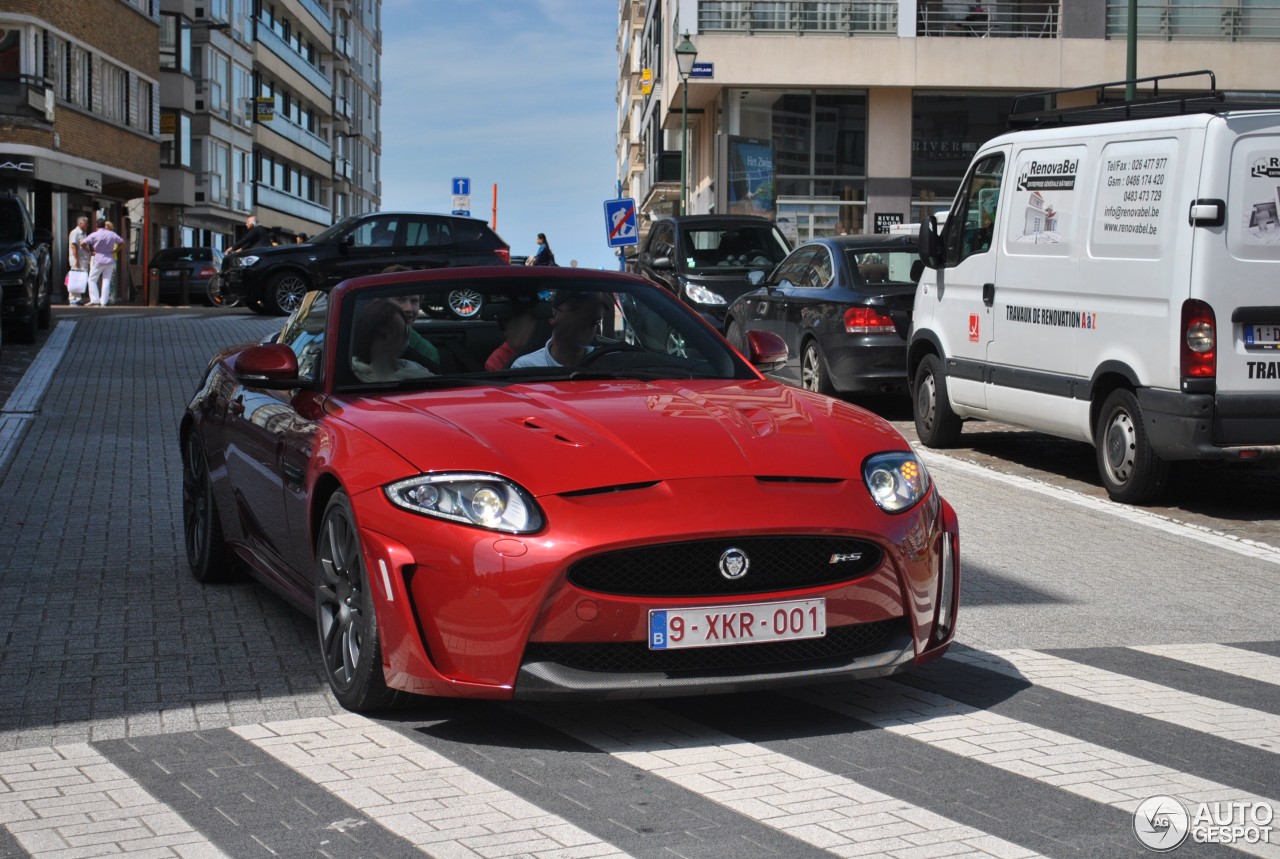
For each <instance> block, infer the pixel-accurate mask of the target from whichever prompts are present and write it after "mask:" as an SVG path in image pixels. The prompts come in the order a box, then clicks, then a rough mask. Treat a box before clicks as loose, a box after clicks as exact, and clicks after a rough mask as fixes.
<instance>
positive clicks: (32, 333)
mask: <svg viewBox="0 0 1280 859" xmlns="http://www.w3.org/2000/svg"><path fill="white" fill-rule="evenodd" d="M39 324H40V311H39V310H37V309H36V307H35V306H34V305H32V307H31V312H30V314H29V315H28V316H27V318H26V319H23V320H19V321H18V322H16V323H14V326H13V342H15V343H34V342H36V334H37V332H38V326H39Z"/></svg>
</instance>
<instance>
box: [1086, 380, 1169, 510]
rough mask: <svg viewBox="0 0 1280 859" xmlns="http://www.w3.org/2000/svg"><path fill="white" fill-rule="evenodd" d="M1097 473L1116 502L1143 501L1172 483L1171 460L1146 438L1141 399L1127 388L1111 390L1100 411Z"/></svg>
mask: <svg viewBox="0 0 1280 859" xmlns="http://www.w3.org/2000/svg"><path fill="white" fill-rule="evenodd" d="M1093 442H1094V448H1095V450H1096V453H1097V457H1098V474H1099V475H1100V476H1101V477H1102V485H1103V486H1104V487H1105V488H1106V490H1107V494H1108V495H1110V496H1111V499H1112V500H1113V501H1119V502H1121V503H1123V504H1144V503H1146V502H1148V501H1152V500H1154V499H1155V498H1156V497H1157V496H1159V495H1160V493H1161V492H1163V491H1164V488H1165V486H1166V485H1167V484H1168V482H1169V463H1168V462H1166V461H1165V460H1163V459H1161V458H1160V457H1159V456H1157V455H1156V453H1155V451H1154V450H1152V449H1151V443H1150V441H1148V439H1147V431H1146V428H1145V427H1144V426H1143V423H1142V409H1141V407H1140V406H1139V405H1138V398H1137V397H1136V396H1134V394H1133V392H1132V391H1129V390H1127V389H1125V388H1120V389H1118V390H1115V391H1112V392H1111V394H1110V395H1109V396H1108V397H1107V399H1106V400H1105V402H1104V403H1103V405H1102V411H1101V412H1100V413H1099V414H1098V425H1097V427H1096V428H1095V431H1094V440H1093Z"/></svg>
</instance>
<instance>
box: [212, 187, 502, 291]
mask: <svg viewBox="0 0 1280 859" xmlns="http://www.w3.org/2000/svg"><path fill="white" fill-rule="evenodd" d="M510 261H511V249H510V247H509V246H508V245H507V243H506V242H504V241H503V240H502V239H501V238H499V236H498V234H497V233H495V232H494V231H493V230H491V229H489V225H488V224H486V223H485V222H484V221H480V220H476V219H475V218H462V217H458V216H455V215H426V214H415V213H412V212H374V213H370V214H366V215H355V216H353V217H350V218H347V219H346V220H344V221H341V222H339V223H337V224H335V225H334V226H332V227H330V228H329V229H327V230H325V231H324V232H322V233H317V234H316V236H315V237H314V238H313V239H311V240H310V241H308V242H303V243H301V244H285V245H279V246H277V247H271V246H264V247H257V248H249V249H247V250H243V251H238V252H236V253H228V254H227V255H226V256H225V257H224V258H223V261H222V278H221V280H222V283H221V286H222V291H223V293H224V294H226V295H228V296H229V297H231V298H232V299H233V300H234V299H237V298H238V299H240V300H243V301H244V302H245V303H246V304H247V305H248V306H249V307H251V308H253V309H254V310H257V311H260V312H262V313H274V314H277V315H283V314H286V313H291V312H293V310H294V309H295V308H296V307H297V306H298V304H299V303H300V302H301V301H302V296H303V295H305V294H306V293H307V292H308V291H310V290H313V289H328V288H329V287H331V286H334V285H335V284H338V283H340V282H341V281H344V280H346V279H347V278H349V277H355V276H357V275H362V274H376V273H378V272H380V271H382V270H383V269H385V268H386V267H387V266H390V265H403V266H405V267H406V268H411V269H418V268H443V267H447V266H464V265H507V264H509V263H510ZM459 307H461V308H462V312H463V313H464V314H465V313H468V312H470V311H471V310H472V308H471V306H470V305H469V304H465V305H464V304H460V305H459ZM474 310H476V311H478V310H479V308H478V307H476V308H474ZM455 312H457V311H456V310H455Z"/></svg>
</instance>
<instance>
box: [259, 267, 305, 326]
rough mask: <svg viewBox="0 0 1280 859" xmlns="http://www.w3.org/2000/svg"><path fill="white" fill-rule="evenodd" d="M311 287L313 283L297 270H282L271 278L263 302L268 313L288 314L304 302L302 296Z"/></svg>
mask: <svg viewBox="0 0 1280 859" xmlns="http://www.w3.org/2000/svg"><path fill="white" fill-rule="evenodd" d="M310 289H311V284H309V283H308V282H307V280H306V278H304V277H303V276H302V275H300V274H298V273H297V272H292V271H285V272H281V273H280V274H278V275H276V276H275V277H273V278H272V279H271V286H269V287H268V288H267V296H266V298H265V299H264V300H263V304H264V305H265V306H266V310H267V312H268V313H274V314H275V315H276V316H288V315H289V314H290V313H293V311H295V310H297V309H298V306H299V305H301V304H302V297H303V296H304V295H306V294H307V292H308V291H310Z"/></svg>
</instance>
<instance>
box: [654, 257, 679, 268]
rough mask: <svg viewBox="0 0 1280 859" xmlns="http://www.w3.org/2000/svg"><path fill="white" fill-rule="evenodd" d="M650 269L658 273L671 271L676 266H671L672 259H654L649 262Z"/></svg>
mask: <svg viewBox="0 0 1280 859" xmlns="http://www.w3.org/2000/svg"><path fill="white" fill-rule="evenodd" d="M649 267H650V268H653V269H657V270H658V271H670V270H671V269H673V268H675V266H674V265H672V264H671V257H654V258H653V259H651V260H649Z"/></svg>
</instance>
